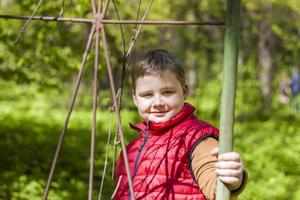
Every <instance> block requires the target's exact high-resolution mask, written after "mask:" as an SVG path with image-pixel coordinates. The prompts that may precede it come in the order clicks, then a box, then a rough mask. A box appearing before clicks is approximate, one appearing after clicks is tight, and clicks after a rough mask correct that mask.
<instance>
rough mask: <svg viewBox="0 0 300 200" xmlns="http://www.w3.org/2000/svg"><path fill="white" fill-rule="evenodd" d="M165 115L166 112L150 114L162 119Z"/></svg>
mask: <svg viewBox="0 0 300 200" xmlns="http://www.w3.org/2000/svg"><path fill="white" fill-rule="evenodd" d="M166 113H167V111H163V112H152V113H151V114H152V115H154V116H155V117H163V116H165V114H166Z"/></svg>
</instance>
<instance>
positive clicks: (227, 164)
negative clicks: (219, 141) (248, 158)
mask: <svg viewBox="0 0 300 200" xmlns="http://www.w3.org/2000/svg"><path fill="white" fill-rule="evenodd" d="M211 154H212V155H215V156H217V157H218V161H217V163H216V174H217V176H218V178H219V179H220V180H221V181H222V182H223V183H224V184H225V185H227V187H228V188H229V189H230V190H234V189H236V188H238V187H239V186H240V185H241V184H242V180H243V170H244V166H243V163H242V159H241V157H240V155H239V154H238V153H236V152H227V153H224V154H220V155H219V148H214V149H213V150H212V151H211Z"/></svg>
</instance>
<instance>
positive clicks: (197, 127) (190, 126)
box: [179, 115, 219, 136]
mask: <svg viewBox="0 0 300 200" xmlns="http://www.w3.org/2000/svg"><path fill="white" fill-rule="evenodd" d="M179 127H181V128H184V129H185V130H186V132H187V133H189V134H214V135H216V136H218V135H219V130H218V129H217V128H216V127H214V126H213V125H211V124H209V123H208V122H205V121H202V120H199V119H198V118H197V117H195V116H194V115H192V116H191V117H189V118H188V119H187V120H185V121H183V122H182V124H181V125H179Z"/></svg>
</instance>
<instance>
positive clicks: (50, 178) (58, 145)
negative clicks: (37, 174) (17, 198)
mask: <svg viewBox="0 0 300 200" xmlns="http://www.w3.org/2000/svg"><path fill="white" fill-rule="evenodd" d="M94 33H95V26H93V27H92V29H91V32H90V35H89V38H88V42H87V44H86V48H85V52H84V54H83V57H82V62H81V66H80V70H79V72H78V75H77V80H76V86H75V89H74V91H73V95H72V98H71V102H70V105H69V108H68V114H67V117H66V119H65V123H64V127H63V129H62V131H61V134H60V138H59V141H58V144H57V147H56V151H55V155H54V158H53V161H52V165H51V170H50V173H49V176H48V180H47V185H46V188H45V191H44V195H43V200H46V199H47V198H48V193H49V189H50V185H51V182H52V179H53V175H54V172H55V168H56V163H57V160H58V156H59V154H60V149H61V146H62V143H63V139H64V136H65V134H66V131H67V128H68V124H69V120H70V117H71V113H72V111H73V107H74V103H75V100H76V97H77V94H78V89H79V86H80V83H81V79H82V74H83V71H84V67H85V63H86V60H87V57H88V54H89V51H90V48H91V44H92V39H93V36H94Z"/></svg>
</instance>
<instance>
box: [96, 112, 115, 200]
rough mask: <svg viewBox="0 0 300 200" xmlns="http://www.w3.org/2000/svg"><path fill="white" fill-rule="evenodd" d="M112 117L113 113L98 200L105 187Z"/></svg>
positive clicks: (110, 120)
mask: <svg viewBox="0 0 300 200" xmlns="http://www.w3.org/2000/svg"><path fill="white" fill-rule="evenodd" d="M112 117H113V113H112V112H111V114H110V119H109V130H108V136H107V142H106V147H105V161H104V167H103V172H102V178H101V184H100V189H99V196H98V200H101V196H102V189H103V185H104V179H105V173H106V168H107V160H108V148H109V142H110V136H111V129H112Z"/></svg>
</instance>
